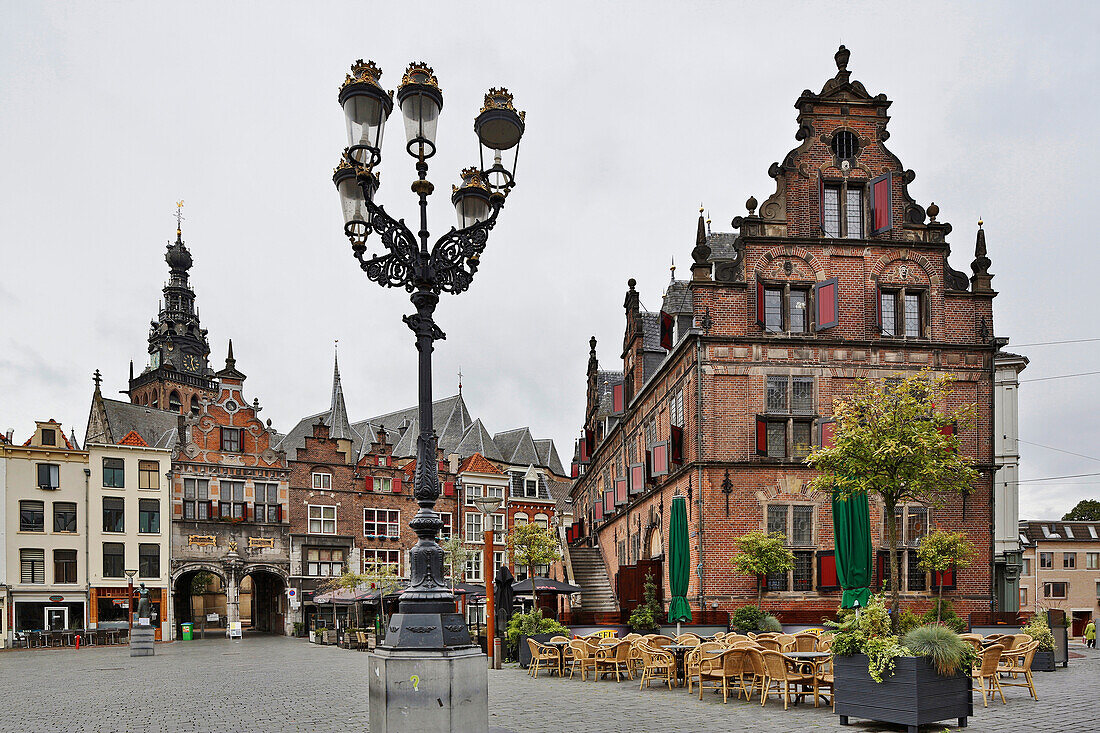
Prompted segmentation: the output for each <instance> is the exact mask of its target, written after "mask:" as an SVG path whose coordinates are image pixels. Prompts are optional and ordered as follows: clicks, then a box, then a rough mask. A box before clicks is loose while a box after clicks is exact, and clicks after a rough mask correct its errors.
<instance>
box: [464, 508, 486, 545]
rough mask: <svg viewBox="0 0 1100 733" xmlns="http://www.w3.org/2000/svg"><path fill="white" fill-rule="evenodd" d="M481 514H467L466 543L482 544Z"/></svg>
mask: <svg viewBox="0 0 1100 733" xmlns="http://www.w3.org/2000/svg"><path fill="white" fill-rule="evenodd" d="M481 526H482V525H481V512H477V511H474V512H466V541H467V542H481V540H482V536H481V535H482V532H483V530H482V529H481Z"/></svg>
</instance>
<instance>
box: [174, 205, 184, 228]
mask: <svg viewBox="0 0 1100 733" xmlns="http://www.w3.org/2000/svg"><path fill="white" fill-rule="evenodd" d="M176 234H183V199H180V200H179V201H177V202H176Z"/></svg>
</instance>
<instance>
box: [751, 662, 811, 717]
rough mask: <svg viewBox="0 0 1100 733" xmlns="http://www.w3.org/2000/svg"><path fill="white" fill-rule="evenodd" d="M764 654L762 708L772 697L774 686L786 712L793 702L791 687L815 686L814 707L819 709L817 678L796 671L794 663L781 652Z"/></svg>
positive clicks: (796, 691)
mask: <svg viewBox="0 0 1100 733" xmlns="http://www.w3.org/2000/svg"><path fill="white" fill-rule="evenodd" d="M762 654H763V656H764V669H765V678H764V681H763V686H762V687H761V693H760V706H761V707H763V706H764V703H766V702H767V701H768V698H769V697H771V688H772V685H775V688H776V693H777V694H779V695H782V697H783V709H784V710H786V709H787V706H788V705H789V703H790V700H791V685H796V686H797V685H800V684H801V685H804V684H813V685H814V707H817V678H816V677H815V676H814V675H812V674H804V673H802V672H796V671H794V669H792V667H793V664H792V661H791V660H790V659H788V658H787V657H785V656H783V655H782V654H780V653H779V652H773V651H770V650H766V651H764V652H762ZM795 693H796V694H797V693H798V690H797V689H795Z"/></svg>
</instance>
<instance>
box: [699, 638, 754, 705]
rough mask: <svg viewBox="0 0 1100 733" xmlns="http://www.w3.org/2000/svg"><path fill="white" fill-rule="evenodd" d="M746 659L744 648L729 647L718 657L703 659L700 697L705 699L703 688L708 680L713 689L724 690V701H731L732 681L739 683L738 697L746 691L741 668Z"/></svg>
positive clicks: (700, 671)
mask: <svg viewBox="0 0 1100 733" xmlns="http://www.w3.org/2000/svg"><path fill="white" fill-rule="evenodd" d="M744 660H745V650H744V649H727V650H726V651H724V652H722V653H721V654H720V655H718V656H717V657H710V658H709V659H703V660H701V662H700V664H699V699H700V700H702V699H703V688H704V687H707V686H708V685H707V684H706V683H707V682H712V683H713V684H711V685H709V686H710V687H711V688H713V689H716V690H717V689H721V690H722V702H723V703H726V702H728V701H729V692H730V683H731V682H735V683H736V684H737V697H741V692H742V691H745V683H744V681H743V680H742V678H741V669H742V665H743V663H744Z"/></svg>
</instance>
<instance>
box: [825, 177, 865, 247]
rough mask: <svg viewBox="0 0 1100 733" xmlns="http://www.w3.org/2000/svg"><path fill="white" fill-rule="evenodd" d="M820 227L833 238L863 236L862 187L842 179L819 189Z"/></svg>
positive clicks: (858, 237)
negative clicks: (820, 205)
mask: <svg viewBox="0 0 1100 733" xmlns="http://www.w3.org/2000/svg"><path fill="white" fill-rule="evenodd" d="M821 204H822V212H821V228H822V229H823V230H824V232H825V236H826V237H831V238H834V239H862V238H863V188H862V187H861V186H857V185H855V184H852V183H849V182H847V181H844V182H842V183H826V184H824V185H823V187H822V191H821Z"/></svg>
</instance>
